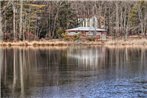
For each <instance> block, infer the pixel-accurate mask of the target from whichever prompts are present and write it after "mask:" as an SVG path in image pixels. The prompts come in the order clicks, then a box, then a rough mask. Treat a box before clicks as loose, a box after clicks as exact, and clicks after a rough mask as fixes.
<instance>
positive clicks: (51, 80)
mask: <svg viewBox="0 0 147 98" xmlns="http://www.w3.org/2000/svg"><path fill="white" fill-rule="evenodd" d="M0 53H1V55H2V56H1V58H0V64H1V65H0V66H1V86H2V88H1V90H2V97H5V96H7V97H8V96H9V97H10V96H11V97H12V96H13V97H16V98H17V97H21V98H27V97H29V96H35V95H33V94H34V92H35V89H42V90H44V89H45V88H46V87H47V88H52V87H53V88H52V89H51V91H50V93H49V92H48V96H50V95H52V96H54V97H55V96H58V97H59V96H60V94H61V93H59V92H62V91H64V87H63V88H62V86H65V87H66V86H67V85H72V84H73V85H74V86H71V89H74V90H76V91H75V93H74V94H76V92H79V91H78V90H79V88H80V87H78V88H77V86H76V85H84V82H83V83H82V82H80V81H83V80H84V81H88V79H90V81H91V80H92V79H93V78H94V79H96V83H99V82H100V81H110V80H117V79H135V78H136V77H137V78H138V77H139V78H143V79H146V78H147V77H146V75H147V73H146V72H147V66H146V64H147V61H146V59H147V58H146V56H147V49H145V48H127V47H124V48H119V49H118V48H106V47H70V48H65V49H55V48H52V49H32V48H27V49H25V48H9V49H8V48H6V49H0ZM92 77H93V78H92ZM80 83H81V84H80ZM90 85H95V83H93V84H90ZM112 85H113V83H112ZM54 87H55V88H54ZM81 88H82V87H81ZM97 89H98V88H97ZM105 90H106V91H107V89H105ZM39 93H41V92H39ZM62 94H64V93H62ZM66 94H67V93H66ZM66 94H65V95H66ZM69 94H70V93H69ZM73 96H74V95H73ZM76 96H77V95H76ZM79 96H80V94H79ZM87 96H88V94H87Z"/></svg>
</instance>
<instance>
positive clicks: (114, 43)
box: [0, 38, 147, 47]
mask: <svg viewBox="0 0 147 98" xmlns="http://www.w3.org/2000/svg"><path fill="white" fill-rule="evenodd" d="M70 45H105V46H119V47H120V46H137V45H143V46H147V39H145V38H142V39H128V40H127V41H125V40H122V39H120V40H119V39H117V40H107V41H105V42H102V41H81V42H74V41H59V40H49V41H30V42H29V41H18V42H0V46H2V47H10V46H12V47H14V46H15V47H20V46H23V47H28V46H29V47H30V46H32V47H48V46H70Z"/></svg>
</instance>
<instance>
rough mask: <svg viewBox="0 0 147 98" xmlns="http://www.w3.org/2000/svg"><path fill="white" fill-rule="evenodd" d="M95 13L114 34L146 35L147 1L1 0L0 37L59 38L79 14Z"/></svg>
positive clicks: (110, 33)
mask: <svg viewBox="0 0 147 98" xmlns="http://www.w3.org/2000/svg"><path fill="white" fill-rule="evenodd" d="M92 15H95V16H96V17H97V18H98V26H99V28H105V29H106V30H107V31H108V35H110V36H113V38H118V37H121V38H124V39H127V37H128V36H129V35H139V36H143V37H145V36H146V33H147V2H146V1H143V0H141V1H23V0H20V1H15V0H8V1H1V2H0V39H1V40H5V41H12V40H13V41H17V40H39V39H42V38H44V39H53V38H61V37H62V34H64V33H65V30H66V29H69V28H73V27H77V26H78V25H79V24H80V22H79V21H78V17H89V16H92Z"/></svg>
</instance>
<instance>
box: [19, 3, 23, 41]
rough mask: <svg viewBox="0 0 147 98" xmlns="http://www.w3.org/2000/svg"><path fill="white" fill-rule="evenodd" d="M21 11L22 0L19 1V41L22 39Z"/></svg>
mask: <svg viewBox="0 0 147 98" xmlns="http://www.w3.org/2000/svg"><path fill="white" fill-rule="evenodd" d="M22 9H23V0H20V22H19V40H20V39H22V34H23V33H22Z"/></svg>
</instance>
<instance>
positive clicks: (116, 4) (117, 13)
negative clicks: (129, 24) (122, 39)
mask: <svg viewBox="0 0 147 98" xmlns="http://www.w3.org/2000/svg"><path fill="white" fill-rule="evenodd" d="M115 6H116V20H115V22H116V24H115V25H116V31H115V36H116V35H117V34H118V33H119V10H118V1H116V3H115Z"/></svg>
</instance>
